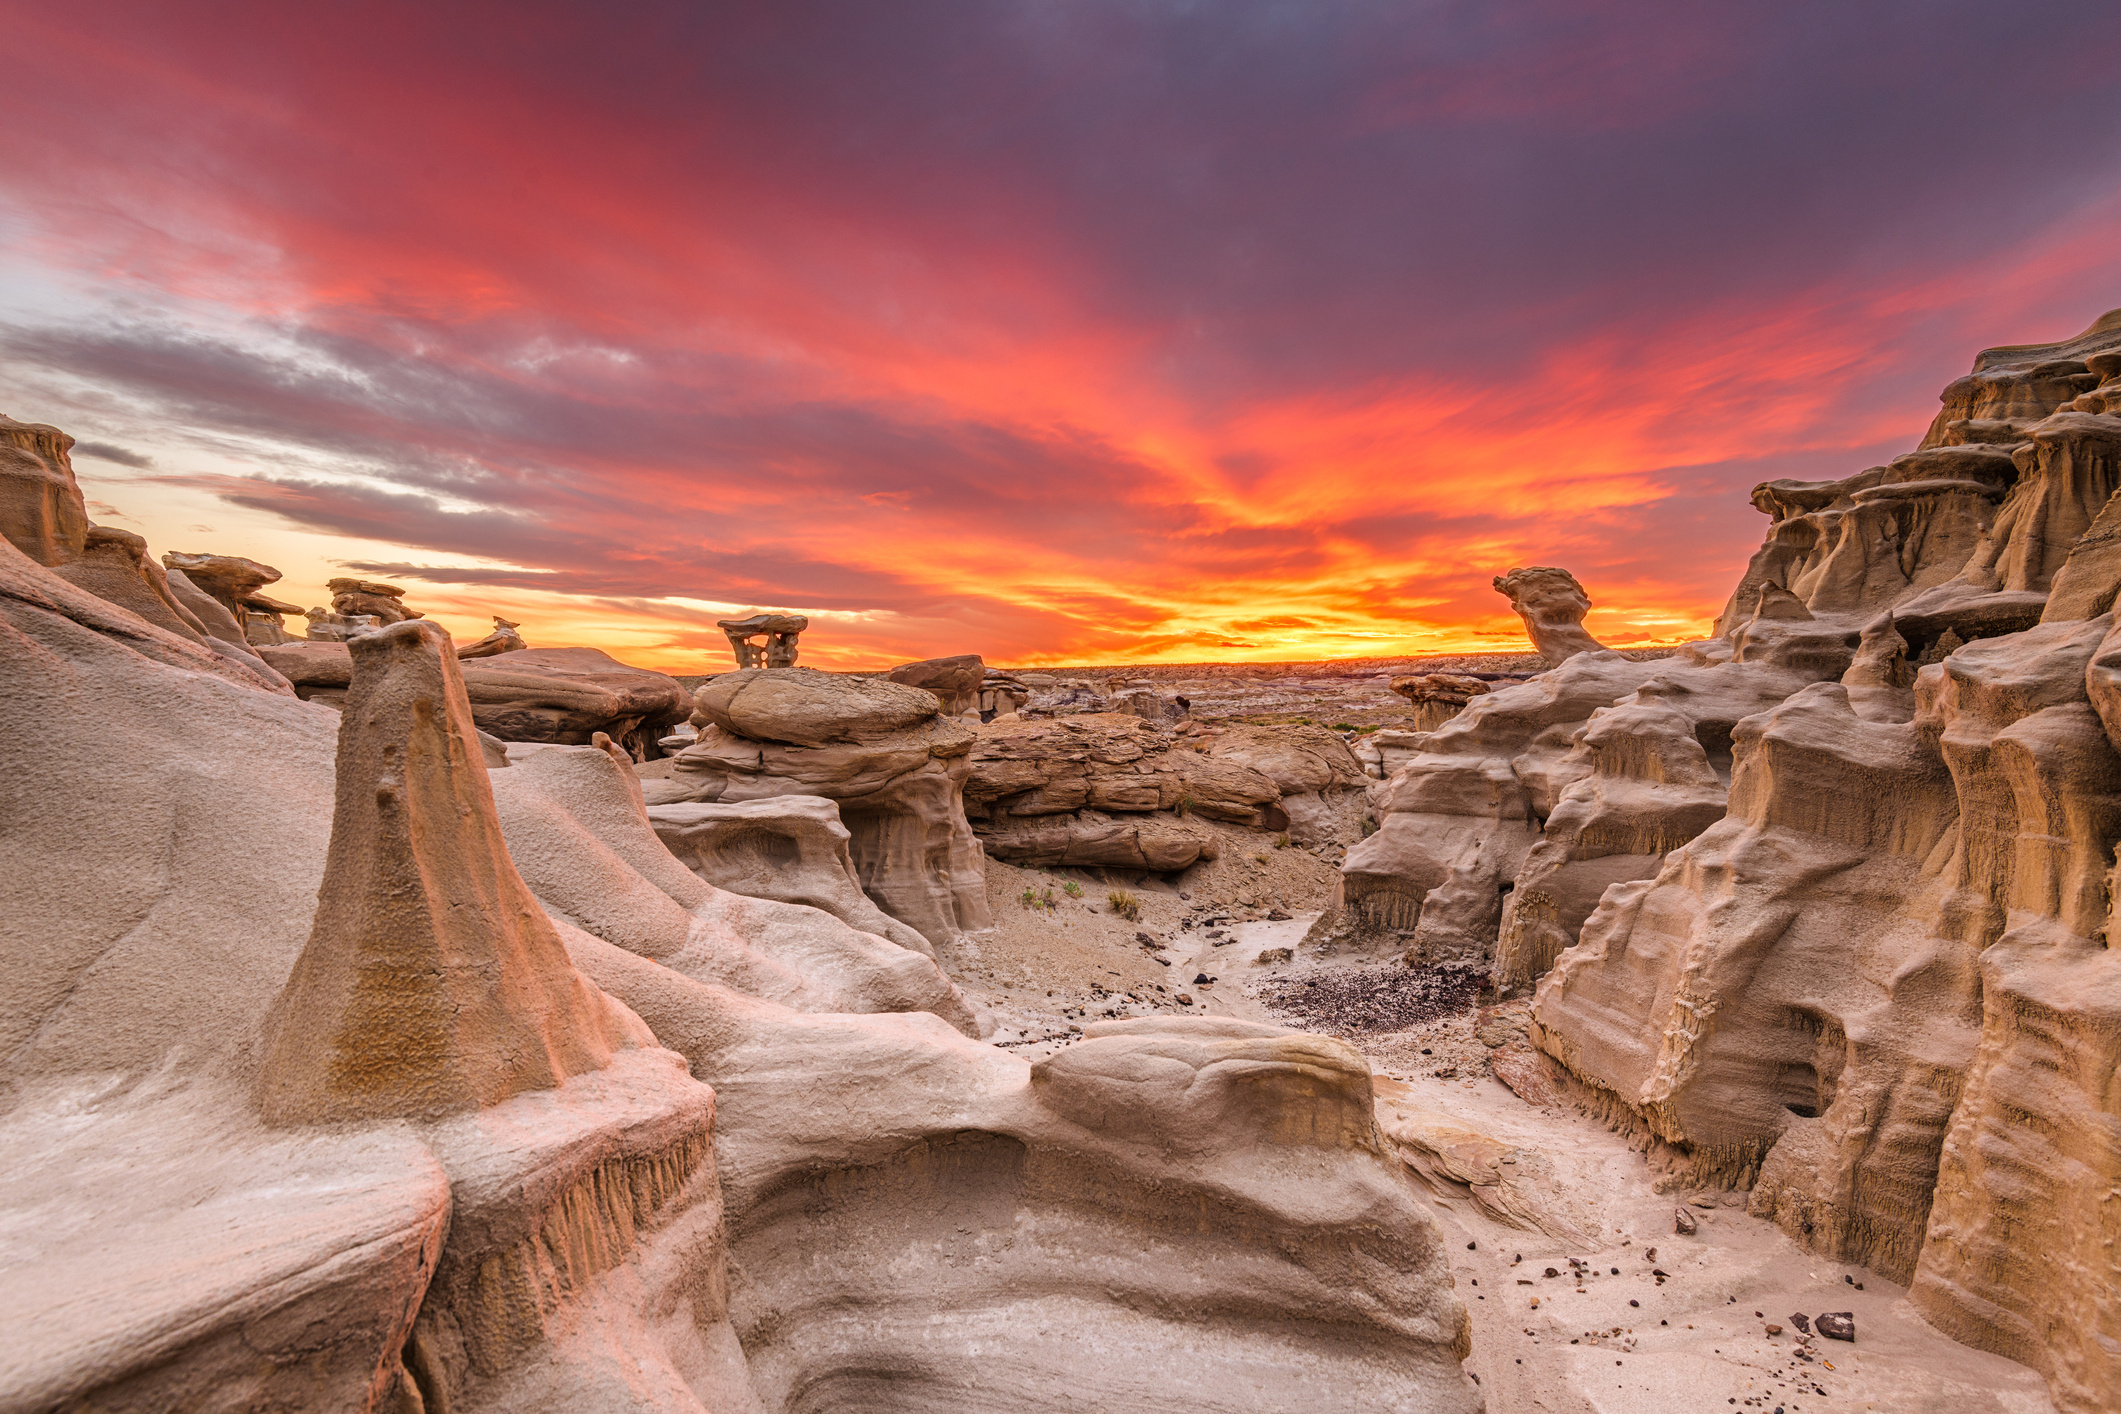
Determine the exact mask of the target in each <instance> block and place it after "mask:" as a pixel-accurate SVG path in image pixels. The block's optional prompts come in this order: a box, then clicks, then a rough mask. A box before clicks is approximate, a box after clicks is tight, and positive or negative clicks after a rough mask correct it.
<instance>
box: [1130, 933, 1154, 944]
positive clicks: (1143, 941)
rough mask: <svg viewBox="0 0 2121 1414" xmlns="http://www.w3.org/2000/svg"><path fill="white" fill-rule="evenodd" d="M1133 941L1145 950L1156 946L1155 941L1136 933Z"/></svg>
mask: <svg viewBox="0 0 2121 1414" xmlns="http://www.w3.org/2000/svg"><path fill="white" fill-rule="evenodd" d="M1134 941H1135V942H1137V943H1140V944H1141V945H1142V946H1143V947H1145V948H1153V947H1155V946H1156V939H1154V938H1152V937H1150V936H1149V935H1148V934H1147V933H1136V934H1135V935H1134Z"/></svg>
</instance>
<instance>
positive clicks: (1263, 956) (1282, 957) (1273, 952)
mask: <svg viewBox="0 0 2121 1414" xmlns="http://www.w3.org/2000/svg"><path fill="white" fill-rule="evenodd" d="M1294 956H1295V953H1293V952H1292V951H1290V950H1289V949H1288V948H1262V949H1261V950H1260V953H1259V956H1257V957H1255V958H1253V959H1252V965H1253V966H1254V967H1265V966H1267V965H1268V964H1269V963H1275V962H1287V961H1289V960H1290V959H1291V958H1293V957H1294Z"/></svg>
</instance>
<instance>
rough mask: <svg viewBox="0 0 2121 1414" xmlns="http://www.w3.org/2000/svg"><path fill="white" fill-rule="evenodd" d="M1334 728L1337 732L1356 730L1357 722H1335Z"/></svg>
mask: <svg viewBox="0 0 2121 1414" xmlns="http://www.w3.org/2000/svg"><path fill="white" fill-rule="evenodd" d="M1332 730H1334V731H1336V732H1352V731H1354V730H1355V724H1354V723H1353V722H1335V723H1334V724H1333V727H1332Z"/></svg>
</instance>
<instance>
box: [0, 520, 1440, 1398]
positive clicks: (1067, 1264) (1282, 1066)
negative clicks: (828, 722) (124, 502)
mask: <svg viewBox="0 0 2121 1414" xmlns="http://www.w3.org/2000/svg"><path fill="white" fill-rule="evenodd" d="M128 592H129V589H128ZM443 645H444V640H443V639H442V636H441V635H440V633H439V631H437V630H435V629H434V628H432V627H431V626H428V625H424V624H420V623H417V622H415V623H404V624H400V625H398V626H396V627H390V628H385V629H384V630H383V631H382V632H381V633H380V634H377V635H374V636H372V637H368V638H364V639H361V640H358V641H357V642H356V643H355V644H354V645H353V648H352V652H353V653H354V654H355V655H357V658H358V660H359V662H360V664H361V672H360V676H359V677H358V678H357V679H355V680H354V681H352V682H351V683H350V688H351V692H350V695H349V698H348V701H347V704H346V707H345V709H344V712H343V715H342V714H339V713H333V712H330V711H327V710H325V709H324V708H323V707H321V706H319V705H318V704H316V703H312V702H302V701H299V700H297V699H295V698H293V697H291V696H288V695H286V694H276V693H273V692H269V691H265V690H263V689H262V688H261V687H260V686H259V685H258V684H256V683H255V682H250V681H245V680H243V679H242V677H241V675H240V673H239V672H238V670H237V669H236V667H235V666H233V665H232V664H231V663H230V662H229V661H228V660H226V659H224V658H223V657H221V656H220V655H218V654H216V653H214V652H212V651H210V650H209V649H207V648H206V647H205V646H203V645H202V644H199V643H196V642H194V641H192V640H191V639H189V638H187V637H184V636H181V635H178V634H176V633H174V632H172V631H170V630H168V629H165V628H162V627H159V626H157V625H155V624H152V623H149V622H148V621H147V620H145V619H143V618H142V617H140V616H139V615H138V614H136V613H133V612H132V611H130V610H128V609H124V608H121V607H118V606H116V605H112V604H109V603H108V602H107V601H104V600H101V599H100V598H98V597H96V596H95V595H93V594H92V593H90V592H89V591H88V590H86V589H84V588H82V587H81V586H78V585H75V584H73V583H70V582H68V581H67V580H65V579H63V578H61V577H60V576H58V575H57V574H56V573H54V572H53V570H52V569H50V568H48V567H45V566H42V565H41V564H39V563H37V562H34V561H32V560H31V559H30V558H29V557H28V556H27V555H25V554H24V553H23V552H21V551H19V550H17V549H16V548H15V547H14V546H13V544H12V543H9V544H7V545H4V546H0V657H4V662H0V668H4V671H0V740H6V741H9V742H14V743H17V744H18V746H20V747H21V748H22V749H18V750H16V751H15V752H13V753H12V754H11V755H10V758H9V770H8V771H6V772H0V836H4V839H5V842H6V844H7V847H8V851H9V858H10V862H11V865H12V866H13V867H11V868H10V869H8V870H5V871H0V909H4V916H5V917H6V918H7V920H8V927H7V929H6V931H5V934H4V946H5V948H6V951H7V957H6V961H7V967H6V969H5V974H4V975H5V976H6V979H7V982H6V985H5V987H4V988H0V1038H4V1041H5V1044H4V1045H0V1134H4V1135H5V1137H6V1139H7V1141H8V1154H9V1162H8V1164H7V1165H6V1166H5V1167H4V1169H0V1224H4V1226H5V1228H6V1230H7V1231H8V1232H9V1234H10V1240H9V1242H8V1243H6V1244H5V1245H4V1247H0V1327H4V1328H5V1329H6V1330H7V1331H8V1332H9V1336H10V1343H9V1349H8V1351H7V1354H6V1356H5V1357H4V1359H0V1401H4V1402H5V1403H6V1405H7V1406H8V1407H10V1408H25V1409H28V1408H99V1409H136V1410H149V1409H169V1408H194V1409H204V1410H238V1409H258V1408H272V1409H285V1410H290V1411H310V1410H314V1411H324V1410H342V1409H364V1410H406V1409H426V1410H440V1409H448V1410H452V1411H456V1414H489V1411H492V1412H493V1414H499V1411H513V1410H523V1409H567V1410H580V1411H585V1414H601V1411H619V1410H640V1409H673V1410H701V1409H714V1410H731V1411H753V1414H761V1411H774V1412H775V1414H779V1411H786V1410H796V1409H816V1408H862V1409H877V1410H909V1411H910V1410H916V1409H918V1410H935V1409H965V1410H970V1409H975V1408H976V1409H982V1410H1025V1411H1029V1410H1033V1409H1039V1408H1046V1407H1050V1406H1051V1402H1052V1392H1053V1391H1054V1390H1056V1389H1066V1390H1067V1391H1069V1392H1071V1393H1072V1394H1073V1395H1074V1396H1075V1397H1076V1398H1077V1399H1078V1400H1079V1401H1080V1402H1082V1403H1083V1404H1085V1405H1086V1407H1097V1408H1105V1409H1149V1408H1160V1407H1166V1406H1168V1404H1169V1402H1170V1400H1171V1398H1172V1392H1173V1391H1174V1390H1182V1391H1184V1392H1185V1398H1187V1399H1189V1400H1192V1401H1194V1402H1197V1403H1201V1404H1212V1405H1214V1406H1215V1407H1219V1408H1228V1409H1232V1410H1260V1411H1265V1410H1268V1409H1278V1408H1288V1407H1292V1406H1296V1405H1299V1404H1303V1405H1313V1404H1315V1405H1318V1406H1321V1407H1327V1408H1333V1409H1345V1410H1350V1411H1357V1412H1358V1414H1373V1412H1374V1414H1384V1411H1388V1410H1390V1411H1397V1410H1405V1409H1409V1408H1419V1409H1424V1410H1432V1411H1437V1414H1472V1411H1474V1410H1476V1409H1478V1408H1479V1407H1480V1402H1481V1401H1480V1396H1479V1391H1478V1390H1477V1388H1476V1387H1475V1386H1474V1385H1473V1384H1472V1383H1471V1382H1470V1381H1469V1380H1468V1379H1467V1378H1466V1376H1465V1375H1464V1374H1463V1373H1462V1372H1461V1370H1460V1368H1459V1361H1460V1360H1461V1359H1462V1358H1463V1357H1464V1355H1465V1354H1466V1351H1467V1330H1468V1323H1467V1317H1466V1310H1465V1307H1464V1305H1463V1304H1462V1303H1461V1301H1460V1299H1459V1298H1458V1296H1457V1294H1456V1293H1454V1292H1453V1291H1452V1290H1451V1289H1450V1277H1449V1272H1448V1268H1447V1266H1446V1264H1445V1261H1444V1255H1443V1253H1442V1251H1441V1242H1440V1234H1439V1231H1438V1229H1437V1227H1436V1225H1435V1223H1434V1222H1433V1220H1432V1219H1431V1218H1429V1217H1428V1216H1427V1213H1426V1210H1425V1208H1424V1207H1423V1206H1422V1205H1421V1203H1420V1201H1419V1199H1418V1197H1417V1195H1416V1192H1415V1190H1414V1189H1413V1187H1412V1186H1411V1183H1412V1180H1411V1179H1409V1177H1408V1176H1407V1175H1406V1173H1405V1171H1404V1170H1403V1168H1402V1166H1401V1165H1400V1164H1399V1163H1398V1162H1397V1160H1396V1158H1395V1157H1394V1155H1393V1153H1392V1152H1391V1151H1390V1149H1389V1147H1388V1146H1387V1144H1386V1143H1385V1141H1384V1140H1383V1139H1382V1138H1381V1137H1380V1136H1379V1134H1378V1132H1377V1129H1376V1126H1375V1123H1374V1121H1373V1120H1372V1118H1371V1112H1372V1091H1371V1086H1370V1078H1369V1074H1368V1068H1367V1066H1366V1065H1365V1064H1364V1062H1363V1060H1362V1058H1361V1057H1360V1056H1359V1055H1358V1054H1356V1053H1355V1052H1354V1051H1352V1050H1351V1049H1349V1048H1348V1047H1347V1046H1345V1045H1343V1044H1342V1043H1339V1042H1336V1041H1331V1040H1327V1039H1325V1038H1322V1037H1309V1036H1301V1035H1295V1034H1292V1033H1289V1032H1287V1031H1284V1030H1282V1029H1280V1028H1277V1027H1265V1026H1255V1025H1251V1024H1248V1023H1237V1022H1205V1021H1192V1020H1161V1019H1160V1020H1155V1021H1144V1022H1130V1023H1118V1024H1111V1025H1100V1026H1093V1027H1091V1028H1089V1033H1090V1034H1089V1035H1088V1036H1087V1038H1086V1039H1085V1040H1083V1041H1082V1042H1080V1043H1079V1044H1077V1045H1076V1046H1073V1047H1071V1048H1070V1049H1068V1050H1067V1051H1066V1052H1064V1053H1062V1054H1061V1055H1059V1056H1056V1057H1054V1058H1051V1059H1048V1060H1045V1061H1042V1062H1040V1063H1039V1064H1037V1065H1035V1066H1034V1065H1032V1064H1030V1063H1028V1062H1026V1061H1025V1060H1023V1059H1020V1058H1018V1057H1015V1056H1012V1055H1010V1054H1008V1053H1006V1052H1004V1051H1001V1050H999V1049H996V1048H994V1047H990V1046H986V1045H983V1044H981V1043H980V1042H978V1041H976V1040H974V1039H973V1038H972V1037H970V1036H969V1035H967V1034H965V1031H964V1029H963V1023H964V1022H966V1021H968V1020H969V1019H970V1018H962V1017H961V1018H959V1021H958V1024H953V1023H952V1022H951V1021H949V1020H947V1019H945V1018H943V1017H942V1016H939V1015H931V1014H928V1013H927V1012H925V1011H906V1012H900V1013H895V1014H884V1013H877V1012H874V1011H862V1010H859V1009H858V1008H859V1007H860V1006H861V1005H862V1004H863V1001H864V999H865V998H866V999H871V1000H873V999H876V998H879V997H883V996H888V995H903V994H905V993H907V992H908V991H909V990H912V991H919V992H921V995H922V996H923V997H924V999H926V1000H928V1001H931V1002H932V1003H933V1004H934V1005H935V1006H936V1007H939V1008H944V1009H947V1008H948V1005H949V997H950V995H951V989H949V986H948V983H947V982H946V981H944V980H943V979H942V978H941V976H940V974H939V973H938V972H937V971H936V969H935V964H934V963H933V962H932V961H931V960H929V959H928V958H926V957H923V956H921V955H920V954H917V953H913V952H909V951H907V950H906V949H903V948H898V947H896V946H894V945H893V944H891V943H889V942H888V941H886V940H884V939H882V938H877V937H873V936H871V935H869V934H865V933H861V932H859V931H857V930H855V929H853V928H850V927H848V926H847V925H846V924H845V923H843V922H841V921H840V920H839V919H837V918H835V917H832V916H831V915H830V914H828V913H825V912H822V911H820V910H819V909H816V908H812V907H805V906H803V905H799V904H791V903H782V902H773V901H768V900H761V899H740V898H738V897H737V896H735V895H731V894H728V893H726V892H724V891H722V890H719V889H716V888H715V887H714V886H713V885H711V884H708V883H706V882H705V881H703V880H702V879H700V878H699V877H697V876H696V875H695V874H693V873H692V872H691V871H689V870H687V869H686V868H685V867H684V866H683V865H682V864H680V863H679V862H678V861H677V860H676V859H675V858H674V857H673V856H672V855H671V854H670V853H669V851H668V850H667V849H665V848H664V847H663V846H662V845H661V844H660V842H658V840H657V839H656V836H655V834H654V832H653V830H652V829H651V827H650V825H649V821H648V818H647V815H646V813H645V810H644V808H643V804H642V796H641V794H640V793H639V792H640V786H641V784H643V782H641V781H640V780H639V778H637V777H636V776H634V774H633V773H632V772H631V771H630V770H629V769H627V767H626V766H625V765H623V764H622V763H621V762H620V761H619V760H618V759H616V757H615V756H614V755H613V753H612V752H610V751H608V750H606V749H604V748H603V747H600V746H596V745H585V746H565V745H528V744H516V745H512V746H510V747H509V748H508V750H507V753H506V756H505V758H504V759H505V760H506V762H507V764H506V765H505V766H503V767H500V768H499V769H495V770H493V771H492V773H491V775H490V776H488V777H486V778H485V781H484V790H482V789H481V786H480V783H481V775H482V772H484V771H485V769H486V768H485V766H484V764H483V756H484V753H483V752H475V751H474V749H473V743H472V733H471V730H470V728H469V726H468V718H469V717H470V715H471V703H470V700H469V698H468V696H467V695H466V694H465V693H464V692H463V691H462V686H463V682H464V679H465V678H467V677H468V674H469V669H466V670H463V671H462V672H459V671H458V670H457V669H456V667H455V664H454V662H453V656H452V655H450V654H448V653H446V652H444V651H443ZM511 656H517V655H511ZM371 667H374V668H375V669H376V671H375V672H373V673H371V672H370V671H369V669H370V668H371ZM784 671H785V670H784ZM882 686H891V685H889V684H885V685H882ZM719 705H720V706H721V707H722V708H723V710H724V715H725V716H729V717H731V719H735V718H738V717H747V719H748V714H747V713H746V712H745V711H744V706H745V704H742V703H737V702H723V703H721V704H719ZM932 705H933V704H932V701H931V702H930V704H929V706H930V708H931V714H930V718H929V719H928V721H929V723H930V726H931V728H933V727H947V728H948V729H949V730H951V731H955V732H960V733H964V735H966V736H968V737H969V735H970V734H969V733H968V732H964V729H963V728H962V727H958V726H956V725H955V724H936V723H933V722H932ZM55 714H58V716H59V719H61V720H64V721H66V722H67V723H68V726H69V730H67V731H65V732H59V733H53V732H50V731H49V730H47V727H48V724H49V723H50V722H51V721H52V720H54V715H55ZM797 715H798V716H801V717H802V718H803V719H804V720H806V721H809V722H811V723H812V724H817V723H819V721H820V719H821V717H822V716H824V715H825V714H821V713H818V712H809V713H798V714H797ZM847 715H850V716H852V717H854V718H857V719H860V720H861V721H864V722H867V723H869V724H871V726H872V727H873V726H874V723H875V722H876V720H877V717H876V714H874V713H867V712H863V711H854V712H852V713H850V714H847ZM882 715H883V717H885V718H887V719H888V718H889V717H890V716H891V713H890V712H889V711H886V712H884V713H883V714H882ZM715 729H716V730H725V729H724V728H721V727H719V726H717V727H716V728H715ZM921 730H922V728H920V727H914V728H905V727H888V726H887V727H884V728H879V729H877V731H876V736H875V739H874V740H873V741H871V742H870V743H867V744H869V745H874V746H876V747H878V748H879V749H882V748H885V747H888V746H889V744H890V743H891V742H893V741H901V742H902V741H904V739H905V738H907V737H908V736H909V735H912V736H917V735H918V734H919V733H920V731H921ZM335 737H336V738H337V740H338V742H339V745H340V752H339V756H338V759H337V762H336V764H335V753H334V738H335ZM114 741H119V742H124V743H125V750H124V751H123V753H122V754H121V755H119V756H114V755H113V753H112V752H111V750H110V745H109V744H110V743H111V742H114ZM831 744H832V743H831V742H830V741H828V742H827V743H826V745H824V746H817V747H804V748H797V747H795V746H793V745H792V744H791V745H790V746H789V749H790V750H796V749H802V750H809V751H813V752H823V751H826V750H827V749H828V748H829V747H830V746H831ZM843 744H848V745H857V744H860V743H843ZM924 755H926V759H930V760H933V759H934V758H933V756H932V755H930V754H926V753H924ZM335 773H336V787H337V788H336V790H335V788H334V776H335ZM653 779H654V778H653V777H651V778H650V779H649V782H647V783H649V784H652V783H653ZM489 791H490V796H489V795H488V794H487V793H486V792H489ZM496 830H498V831H499V835H500V840H501V842H502V843H505V847H506V848H505V852H504V850H503V849H502V848H501V845H500V844H497V843H496ZM328 837H329V838H330V843H329V846H328V847H327V838H328ZM856 838H859V834H857V835H856ZM265 858H270V859H273V860H275V861H278V866H277V867H276V868H274V869H271V870H263V871H261V870H259V869H258V868H257V865H256V861H258V860H260V859H265ZM364 879H365V880H366V881H367V882H366V883H365V884H364V883H363V882H362V881H363V880H364ZM320 899H321V900H322V901H323V903H324V908H323V909H322V910H321V911H320V910H319V907H318V903H319V900H320ZM533 900H534V903H533V902H532V901H533ZM459 914H465V915H472V914H476V915H478V916H476V917H471V916H465V917H460V916H458V915H459ZM540 915H542V921H541V918H540ZM555 940H557V942H558V943H559V944H560V945H561V946H562V947H564V949H565V958H564V960H563V959H561V958H558V957H556V956H555V953H554V948H553V944H554V942H555ZM428 964H438V965H434V966H430V965H428ZM467 966H469V967H471V968H472V970H473V971H480V970H483V977H482V979H481V981H482V985H479V986H475V987H472V988H470V990H469V991H461V990H460V989H459V984H460V982H462V981H465V980H468V979H469V977H470V976H471V975H472V973H471V972H467V971H466V970H465V968H466V967H467ZM570 968H571V970H570ZM747 984H755V985H756V986H757V987H758V988H759V990H750V989H749V985H747ZM922 989H925V990H922ZM451 992H456V993H457V994H458V1000H459V1001H461V1002H462V1003H463V1005H462V1006H461V1007H459V1006H458V1005H455V1004H449V1005H441V1004H439V1001H440V998H442V997H443V996H444V995H445V994H447V993H451ZM776 992H777V993H779V994H780V995H785V996H788V997H789V998H791V1000H789V1001H782V1000H778V999H776V996H774V995H770V994H768V993H776ZM849 1008H857V1009H849ZM305 1021H307V1022H311V1023H313V1024H307V1025H305V1024H304V1023H305ZM364 1022H365V1023H366V1024H365V1025H364V1024H363V1023H364ZM644 1027H645V1028H646V1029H643V1028H644ZM475 1031H483V1032H484V1033H485V1034H487V1035H488V1036H490V1037H492V1038H493V1039H494V1041H495V1042H496V1044H495V1045H494V1046H493V1047H491V1048H490V1049H489V1048H483V1047H482V1048H473V1047H471V1046H469V1045H468V1044H467V1042H468V1039H469V1036H470V1035H471V1033H473V1032H475ZM651 1032H652V1036H651V1034H650V1033H651ZM663 1047H669V1048H671V1049H668V1050H666V1049H663ZM710 1087H711V1088H710ZM254 1097H263V1098H264V1099H265V1101H266V1104H267V1107H268V1109H270V1110H271V1112H272V1113H273V1116H274V1118H275V1119H276V1120H277V1121H278V1123H277V1125H276V1126H268V1125H267V1124H266V1123H265V1122H264V1120H263V1118H262V1117H261V1116H260V1114H259V1113H258V1111H257V1109H256V1108H255V1104H254ZM465 1106H475V1108H464V1107H465ZM437 1111H444V1113H439V1114H438V1113H437ZM448 1111H454V1112H448ZM363 1116H373V1117H374V1118H364V1117H363ZM319 1119H330V1120H332V1121H333V1122H331V1123H321V1124H319V1123H311V1122H310V1121H311V1120H319ZM820 1253H829V1254H830V1260H829V1261H820V1260H819V1254H820ZM1086 1348H1087V1349H1092V1350H1095V1351H1097V1352H1100V1353H1101V1358H1098V1359H1095V1360H1087V1361H1086V1360H1085V1359H1084V1356H1083V1351H1084V1350H1085V1349H1086ZM1115 1357H1116V1358H1115Z"/></svg>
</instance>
